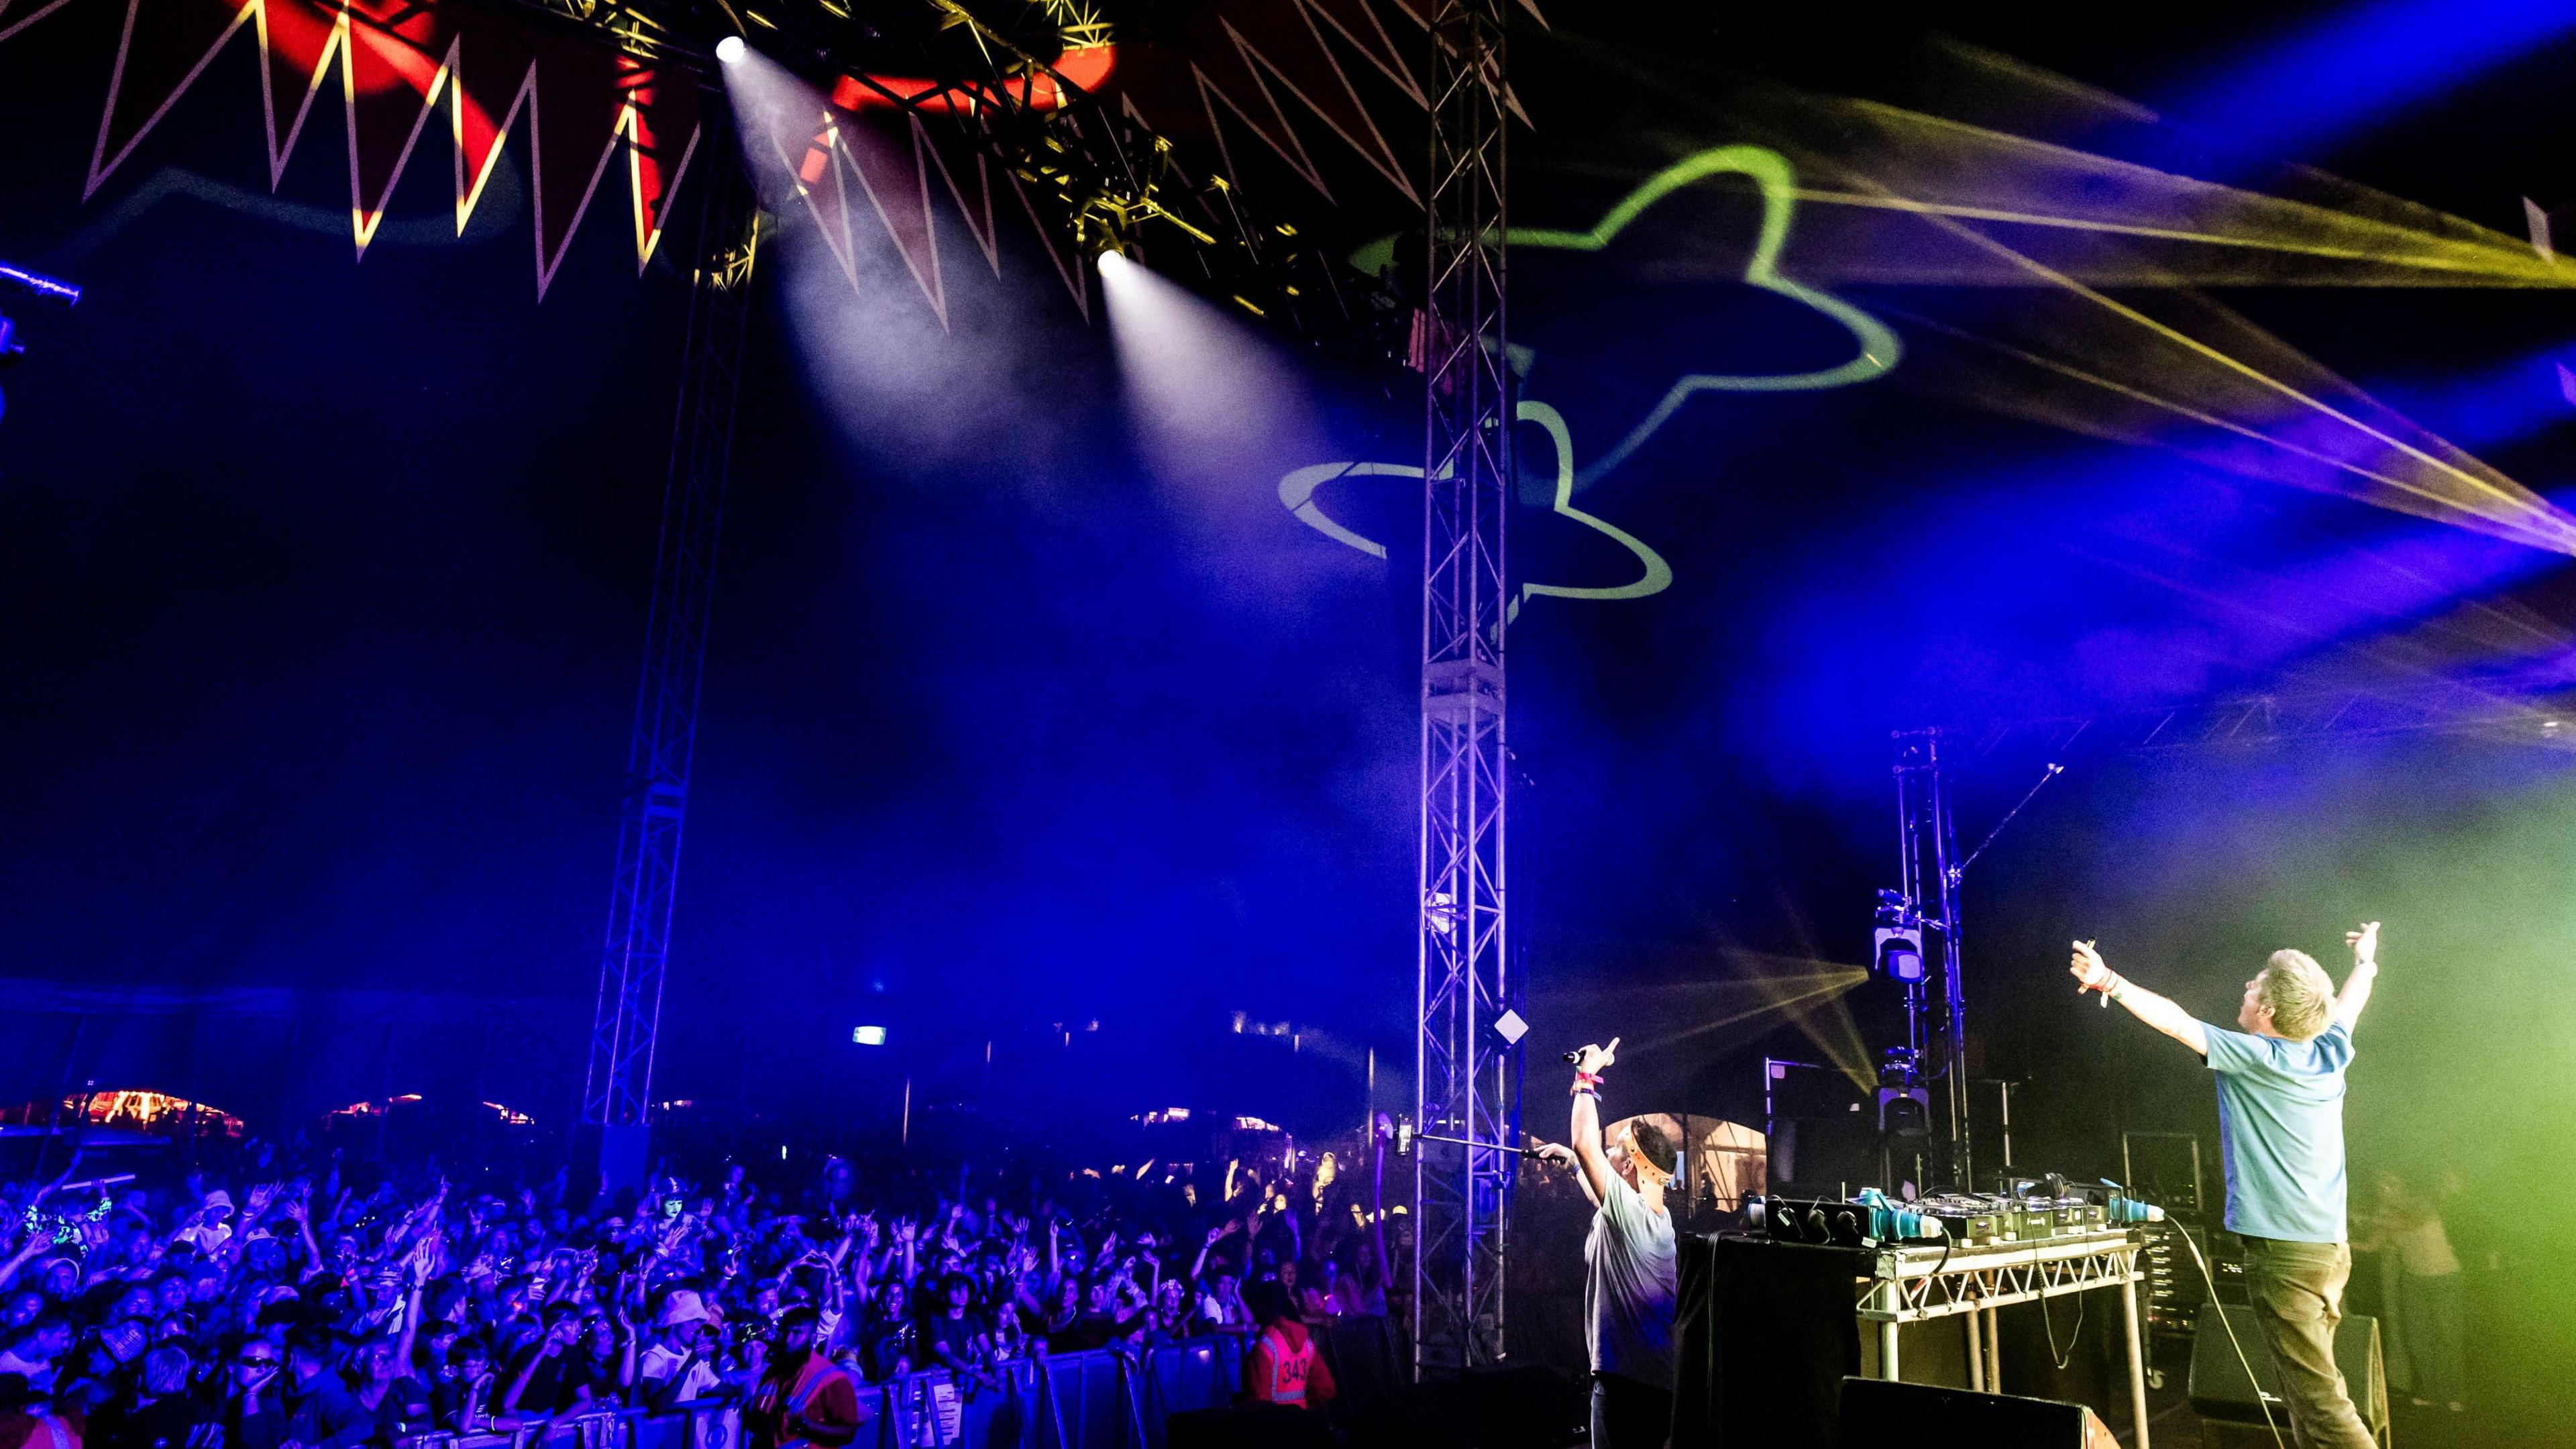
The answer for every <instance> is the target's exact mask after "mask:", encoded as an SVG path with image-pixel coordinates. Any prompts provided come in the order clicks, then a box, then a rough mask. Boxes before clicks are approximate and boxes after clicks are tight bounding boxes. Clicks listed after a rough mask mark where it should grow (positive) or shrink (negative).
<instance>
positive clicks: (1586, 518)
mask: <svg viewBox="0 0 2576 1449" xmlns="http://www.w3.org/2000/svg"><path fill="white" fill-rule="evenodd" d="M1729 175H1733V176H1744V177H1748V178H1750V179H1751V180H1752V181H1753V183H1754V185H1755V187H1756V188H1757V189H1758V190H1759V191H1760V193H1761V197H1762V223H1761V229H1760V231H1759V232H1758V234H1757V235H1756V237H1755V240H1754V246H1753V252H1752V255H1751V256H1750V257H1749V258H1747V259H1746V262H1745V266H1744V274H1743V280H1744V282H1745V283H1746V284H1747V285H1748V286H1753V287H1758V288H1760V289H1762V290H1763V291H1766V292H1770V293H1772V294H1773V295H1775V296H1780V297H1785V298H1788V299H1789V300H1790V301H1793V302H1797V303H1799V304H1801V305H1803V306H1806V307H1810V308H1813V309H1814V310H1815V311H1817V312H1819V313H1822V314H1823V315H1825V316H1826V317H1829V318H1831V319H1832V320H1833V321H1834V322H1836V323H1838V324H1839V325H1841V326H1842V327H1843V328H1844V329H1845V330H1847V331H1849V332H1850V333H1851V335H1852V346H1853V353H1852V357H1851V359H1850V360H1849V361H1846V362H1843V363H1839V364H1837V365H1835V366H1833V367H1828V368H1818V369H1811V370H1808V371H1805V372H1786V373H1708V372H1691V373H1684V374H1682V375H1681V376H1680V377H1678V378H1675V379H1674V381H1673V384H1672V386H1671V387H1669V388H1667V389H1666V390H1665V392H1664V395H1663V397H1662V398H1661V399H1660V400H1658V401H1657V402H1656V403H1655V405H1654V406H1653V407H1652V408H1650V409H1648V410H1647V413H1646V415H1645V416H1644V417H1643V418H1642V419H1640V420H1639V421H1638V422H1637V424H1636V425H1635V426H1634V427H1632V428H1630V429H1629V430H1628V433H1627V435H1626V436H1625V437H1623V438H1621V439H1620V440H1619V442H1618V444H1617V445H1616V446H1614V447H1612V448H1611V449H1610V451H1608V452H1607V453H1604V454H1603V455H1602V456H1601V457H1600V458H1598V459H1596V460H1594V462H1593V464H1592V466H1591V467H1589V468H1587V469H1584V470H1583V471H1582V472H1581V474H1580V475H1578V474H1577V472H1576V470H1575V466H1574V434H1573V430H1572V429H1571V428H1570V427H1568V426H1567V424H1566V421H1565V418H1564V416H1563V415H1562V414H1560V413H1559V412H1558V411H1557V410H1556V409H1555V408H1553V407H1551V406H1549V405H1548V404H1546V403H1544V402H1540V401H1537V400H1535V399H1527V400H1524V401H1522V402H1521V404H1520V405H1519V409H1518V411H1517V413H1516V414H1515V416H1516V417H1517V418H1518V419H1519V420H1520V421H1522V422H1526V423H1535V424H1537V425H1538V426H1539V427H1541V428H1544V429H1545V430H1546V431H1547V435H1548V438H1549V440H1550V441H1551V442H1552V443H1553V444H1554V445H1555V452H1556V470H1555V483H1556V486H1555V490H1554V502H1553V504H1552V505H1551V507H1550V511H1551V512H1553V513H1555V514H1556V515H1557V516H1559V517H1562V518H1565V519H1568V520H1571V521H1572V522H1574V523H1577V524H1580V525H1582V526H1583V527H1585V528H1588V529H1591V530H1593V531H1594V532H1596V533H1599V534H1601V535H1603V536H1604V537H1606V538H1608V539H1610V540H1611V541H1612V542H1614V543H1616V544H1618V545H1619V546H1620V547H1622V548H1624V549H1626V550H1628V552H1630V553H1631V554H1634V555H1635V556H1636V558H1637V561H1638V564H1639V566H1640V568H1639V573H1638V576H1637V577H1636V578H1634V579H1632V580H1630V581H1628V582H1627V583H1624V584H1613V585H1607V586H1592V585H1576V584H1537V583H1533V584H1523V585H1522V586H1521V591H1520V596H1519V597H1518V598H1516V599H1514V600H1513V601H1512V604H1511V609H1510V613H1511V614H1512V615H1515V616H1516V615H1518V613H1519V612H1520V607H1521V605H1522V604H1524V603H1526V602H1528V601H1529V600H1530V599H1531V598H1533V597H1538V596H1541V595H1544V596H1547V597H1552V598H1560V599H1589V600H1595V601H1600V600H1612V599H1641V598H1645V597H1647V596H1649V595H1652V594H1659V593H1662V592H1663V591H1664V590H1666V589H1668V588H1670V587H1672V582H1673V571H1672V567H1671V566H1670V565H1669V564H1667V563H1665V562H1664V559H1663V556H1662V555H1661V554H1658V553H1657V552H1655V550H1654V549H1653V548H1652V547H1650V546H1649V545H1648V544H1647V543H1646V542H1645V541H1644V540H1643V539H1640V538H1638V537H1637V536H1636V535H1634V534H1632V533H1629V532H1627V531H1626V530H1624V529H1622V528H1620V527H1618V526H1617V525H1615V524H1613V523H1611V522H1609V521H1608V520H1607V519H1604V518H1600V517H1597V516H1595V515H1593V514H1591V513H1587V512H1585V511H1584V510H1582V509H1579V508H1577V507H1575V506H1574V492H1575V489H1576V488H1577V487H1578V486H1580V485H1582V484H1584V483H1588V482H1591V481H1593V480H1595V479H1597V478H1600V477H1601V476H1603V475H1604V474H1607V473H1608V472H1610V471H1611V470H1612V469H1614V468H1616V467H1618V466H1619V465H1620V464H1621V463H1624V462H1626V461H1627V460H1628V459H1629V458H1630V457H1632V456H1634V455H1635V453H1636V451H1637V450H1638V449H1639V448H1641V447H1643V446H1645V443H1646V441H1647V440H1648V439H1649V438H1652V437H1653V436H1654V435H1655V433H1656V432H1657V431H1658V430H1659V429H1661V428H1662V427H1663V426H1664V424H1665V423H1667V422H1669V421H1671V420H1672V417H1673V415H1674V414H1675V413H1676V412H1679V411H1680V410H1681V407H1682V405H1683V404H1684V403H1686V402H1688V401H1690V399H1691V398H1692V397H1693V396H1695V395H1697V394H1699V393H1702V392H1801V391H1810V390H1814V389H1819V388H1834V387H1849V386H1851V385H1852V384H1854V383H1859V382H1867V381H1869V380H1870V379H1872V378H1875V377H1878V376H1880V375H1881V374H1883V373H1885V372H1886V371H1887V370H1888V369H1890V368H1892V367H1894V366H1895V365H1896V363H1897V359H1898V358H1899V357H1900V356H1902V354H1903V350H1904V349H1903V347H1902V346H1901V345H1900V344H1899V343H1898V341H1897V338H1896V334H1895V333H1894V332H1893V331H1890V330H1889V329H1888V327H1887V325H1886V324H1885V323H1883V322H1880V321H1879V320H1878V319H1877V318H1876V317H1873V316H1871V315H1870V314H1869V313H1867V312H1865V311H1863V310H1861V309H1860V308H1858V307H1855V306H1853V305H1852V304H1851V303H1849V302H1846V301H1844V300H1843V299H1841V298H1840V297H1836V296H1834V295H1833V294H1832V293H1830V292H1825V291H1822V290H1819V289H1817V288H1814V287H1810V286H1807V285H1805V284H1803V283H1800V282H1797V281H1794V280H1792V279H1790V278H1789V277H1786V276H1784V275H1782V274H1781V271H1780V252H1781V249H1782V248H1783V247H1785V246H1786V245H1787V244H1788V240H1789V221H1790V217H1791V215H1792V214H1793V213H1794V212H1795V211H1796V209H1797V205H1798V194H1797V193H1798V179H1797V174H1796V172H1795V171H1794V170H1793V169H1792V168H1791V166H1790V165H1789V163H1788V161H1787V160H1786V159H1785V158H1783V157H1782V156H1781V155H1780V154H1779V153H1778V152H1776V151H1771V150H1766V149H1765V148H1763V147H1760V146H1719V147H1714V148H1711V149H1709V150H1706V151H1701V152H1699V153H1697V154H1695V155H1692V156H1688V157H1685V158H1683V159H1682V160H1680V161H1677V162H1675V163H1674V164H1672V165H1670V166H1667V167H1665V168H1664V169H1663V170H1661V171H1659V172H1656V173H1655V174H1654V175H1653V176H1650V177H1648V178H1647V179H1646V180H1645V181H1644V182H1643V183H1642V184H1640V185H1639V186H1638V187H1637V188H1636V189H1635V190H1634V191H1631V192H1629V193H1628V195H1626V196H1625V197H1623V198H1621V199H1620V200H1619V202H1618V203H1617V204H1616V205H1614V206H1612V207H1611V208H1610V209H1609V210H1608V211H1607V212H1605V213H1603V214H1602V217H1601V219H1600V221H1598V222H1596V223H1594V224H1593V225H1592V226H1591V227H1590V228H1588V229H1586V230H1583V231H1554V230H1547V229H1541V228H1525V227H1514V228H1513V229H1512V230H1511V232H1510V233H1509V234H1508V239H1509V244H1510V245H1512V246H1516V247H1535V248H1542V249H1549V250H1561V251H1584V252H1598V251H1601V250H1603V249H1604V248H1606V247H1608V246H1609V245H1610V243H1611V241H1612V240H1614V239H1615V238H1616V237H1617V236H1618V235H1619V233H1621V232H1622V231H1625V230H1626V229H1627V228H1628V226H1629V225H1630V224H1631V223H1633V222H1635V221H1636V220H1637V218H1638V217H1640V216H1642V215H1644V214H1645V212H1646V211H1648V210H1649V209H1650V208H1652V207H1653V206H1654V205H1655V203H1657V202H1659V201H1662V200H1663V199H1664V198H1666V197H1668V196H1671V195H1673V194H1674V193H1676V192H1679V191H1681V190H1683V189H1684V188H1686V187H1689V186H1691V185H1693V184H1695V183H1697V182H1700V181H1704V180H1707V179H1708V178H1710V177H1714V176H1729ZM1421 476H1422V469H1421V468H1419V467H1409V466H1407V465H1405V464H1401V463H1369V462H1334V463H1314V464H1309V465H1307V466H1306V467H1303V468H1299V469H1296V470H1294V471H1292V472H1290V473H1289V474H1288V475H1287V476H1286V477H1283V478H1281V479H1280V480H1279V502H1280V503H1281V505H1282V506H1284V507H1285V508H1287V510H1288V511H1289V512H1290V513H1291V514H1293V515H1295V516H1296V518H1297V519H1298V521H1299V522H1301V523H1304V524H1305V525H1306V526H1307V527H1309V528H1312V529H1314V530H1315V531H1316V532H1318V533H1321V534H1323V535H1324V536H1325V537H1327V538H1330V539H1332V540H1334V541H1335V542H1337V543H1341V544H1343V545H1345V546H1347V547H1351V548H1355V549H1358V550H1359V551H1360V552H1362V553H1365V554H1369V555H1371V556H1372V557H1376V558H1384V557H1386V546H1385V545H1383V544H1381V543H1379V542H1377V541H1376V540H1374V539H1370V538H1365V537H1362V536H1361V535H1360V534H1358V533H1355V532H1353V531H1352V530H1351V529H1349V528H1347V527H1345V526H1343V525H1342V524H1341V523H1339V522H1337V521H1335V520H1334V519H1333V518H1332V516H1331V515H1329V514H1327V513H1326V512H1325V511H1324V510H1323V508H1322V507H1321V505H1319V504H1317V503H1316V501H1315V494H1316V491H1317V490H1318V489H1320V488H1322V487H1323V486H1324V485H1325V484H1326V483H1329V482H1332V481H1334V480H1336V479H1340V478H1352V477H1387V478H1420V477H1421Z"/></svg>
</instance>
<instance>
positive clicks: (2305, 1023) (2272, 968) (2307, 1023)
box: [2254, 951, 2335, 1041]
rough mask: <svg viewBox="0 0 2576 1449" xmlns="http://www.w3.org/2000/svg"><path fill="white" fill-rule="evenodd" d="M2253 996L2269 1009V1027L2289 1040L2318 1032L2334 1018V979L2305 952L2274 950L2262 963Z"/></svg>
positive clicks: (2304, 1038)
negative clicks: (2270, 1025) (2261, 971)
mask: <svg viewBox="0 0 2576 1449" xmlns="http://www.w3.org/2000/svg"><path fill="white" fill-rule="evenodd" d="M2254 999H2255V1000H2256V1001H2258V1002H2260V1003H2261V1004H2263V1005H2265V1006H2268V1007H2270V1008H2272V1029H2273V1030H2274V1031H2277V1032H2279V1033H2280V1034H2281V1035H2283V1036H2285V1037H2288V1038H2289V1039H2290V1040H2292V1041H2306V1040H2307V1039H2309V1038H2310V1037H2313V1036H2315V1035H2317V1034H2318V1033H2320V1032H2322V1031H2324V1030H2325V1029H2326V1023H2327V1022H2329V1021H2331V1020H2333V1018H2334V1004H2335V995H2334V982H2333V981H2332V980H2331V979H2330V978H2328V977H2327V975H2326V968H2324V967H2323V966H2320V965H2318V964H2317V958H2316V957H2314V956H2311V955H2309V954H2308V953H2307V952H2305V951H2275V952H2273V953H2272V957H2271V959H2270V960H2268V961H2265V962H2264V963H2263V975H2262V978H2261V979H2260V980H2259V981H2257V982H2256V983H2255V987H2254Z"/></svg>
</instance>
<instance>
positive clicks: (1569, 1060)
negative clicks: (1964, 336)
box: [1565, 1051, 1583, 1067]
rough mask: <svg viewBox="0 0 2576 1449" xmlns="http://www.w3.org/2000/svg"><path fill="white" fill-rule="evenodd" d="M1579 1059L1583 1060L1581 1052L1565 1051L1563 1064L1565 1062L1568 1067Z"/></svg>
mask: <svg viewBox="0 0 2576 1449" xmlns="http://www.w3.org/2000/svg"><path fill="white" fill-rule="evenodd" d="M1581 1060H1583V1053H1581V1052H1579V1051H1577V1052H1567V1053H1566V1054H1565V1064H1566V1065H1567V1066H1569V1067H1570V1066H1572V1065H1574V1064H1575V1063H1576V1062H1579V1061H1581Z"/></svg>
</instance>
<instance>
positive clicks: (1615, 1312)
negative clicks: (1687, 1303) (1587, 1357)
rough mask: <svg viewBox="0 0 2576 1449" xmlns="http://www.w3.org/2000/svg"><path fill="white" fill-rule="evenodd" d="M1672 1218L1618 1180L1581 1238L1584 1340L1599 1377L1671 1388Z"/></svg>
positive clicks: (1613, 1181) (1605, 1195) (1615, 1179)
mask: <svg viewBox="0 0 2576 1449" xmlns="http://www.w3.org/2000/svg"><path fill="white" fill-rule="evenodd" d="M1673 1272H1674V1270H1673V1215H1672V1214H1671V1213H1670V1212H1668V1211H1667V1212H1649V1211H1647V1209H1646V1200H1645V1198H1644V1197H1642V1196H1640V1195H1639V1194H1638V1192H1637V1190H1636V1189H1635V1188H1633V1187H1630V1186H1629V1185H1628V1184H1627V1183H1625V1182H1622V1181H1621V1180H1619V1179H1618V1178H1616V1177H1613V1178H1611V1179H1610V1190H1609V1192H1607V1193H1606V1194H1604V1195H1603V1196H1602V1199H1601V1206H1600V1208H1599V1209H1598V1210H1597V1211H1595V1212H1594V1213H1593V1214H1592V1232H1591V1235H1590V1236H1588V1237H1586V1238H1585V1239H1584V1240H1583V1341H1584V1344H1585V1346H1586V1347H1588V1348H1590V1349H1591V1350H1592V1368H1593V1371H1594V1372H1596V1373H1605V1374H1617V1375H1619V1376H1620V1377H1622V1378H1630V1379H1635V1380H1637V1381H1638V1382H1640V1383H1648V1384H1652V1385H1654V1386H1655V1387H1656V1388H1659V1389H1670V1388H1671V1387H1672V1386H1673V1299H1674V1296H1675V1295H1674V1287H1673Z"/></svg>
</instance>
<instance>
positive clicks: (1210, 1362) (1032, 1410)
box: [396, 1336, 1244, 1449]
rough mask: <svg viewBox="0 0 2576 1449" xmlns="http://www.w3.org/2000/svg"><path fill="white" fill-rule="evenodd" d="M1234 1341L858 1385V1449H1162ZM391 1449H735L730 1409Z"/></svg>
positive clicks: (568, 1422) (1229, 1383)
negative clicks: (968, 1380) (1166, 1427)
mask: <svg viewBox="0 0 2576 1449" xmlns="http://www.w3.org/2000/svg"><path fill="white" fill-rule="evenodd" d="M1243 1349H1244V1345H1243V1341H1242V1340H1241V1339H1240V1338H1236V1337H1232V1336H1218V1337H1210V1338H1193V1339H1188V1340H1185V1341H1182V1342H1179V1343H1167V1344H1161V1345H1158V1346H1156V1347H1153V1348H1145V1349H1135V1350H1118V1349H1100V1350H1096V1351H1093V1352H1089V1353H1061V1354H1051V1355H1049V1356H1047V1357H1045V1358H1038V1359H1025V1360H1021V1361H1018V1362H1015V1363H1009V1364H1005V1365H1003V1366H1002V1367H1001V1369H1000V1376H1001V1379H1002V1385H1001V1387H1000V1388H999V1389H998V1390H996V1389H992V1388H984V1389H981V1390H979V1391H977V1392H974V1393H971V1394H970V1393H966V1392H964V1391H962V1390H961V1389H960V1387H959V1385H958V1384H957V1382H956V1381H955V1380H954V1379H953V1378H952V1377H951V1376H950V1375H949V1373H948V1371H947V1370H945V1369H933V1370H930V1371H928V1372H924V1373H916V1374H907V1375H905V1376H904V1377H902V1378H899V1379H894V1380H891V1381H889V1382H887V1383H882V1384H866V1385H862V1386H861V1387H860V1390H859V1402H860V1404H861V1405H862V1406H864V1407H865V1408H866V1409H867V1410H868V1411H869V1412H868V1422H867V1426H866V1427H865V1428H863V1429H861V1430H860V1431H859V1437H858V1439H857V1440H856V1441H855V1444H856V1446H858V1449H1163V1424H1164V1421H1165V1420H1166V1419H1168V1418H1169V1417H1170V1416H1172V1415H1173V1414H1177V1413H1180V1412H1182V1411H1183V1410H1187V1409H1207V1408H1219V1407H1222V1406H1224V1405H1226V1404H1228V1403H1230V1402H1232V1401H1233V1398H1234V1395H1235V1390H1236V1389H1237V1387H1239V1386H1240V1385H1241V1383H1242V1381H1243ZM396 1442H397V1449H739V1446H740V1445H741V1444H742V1442H743V1435H742V1429H741V1411H740V1408H739V1406H738V1405H736V1404H733V1403H729V1402H707V1403H702V1404H695V1405H688V1406H684V1407H683V1408H681V1409H677V1410H674V1411H673V1412H671V1413H668V1414H648V1413H646V1412H644V1411H643V1410H640V1409H630V1410H624V1411H618V1412H610V1413H599V1414H584V1415H580V1416H578V1417H573V1418H564V1419H556V1420H552V1421H549V1422H546V1423H544V1424H540V1425H532V1426H530V1427H527V1428H524V1429H520V1430H518V1431H516V1432H515V1433H474V1434H446V1433H441V1434H421V1435H415V1436H413V1437H410V1438H406V1439H402V1440H398V1441H396Z"/></svg>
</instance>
